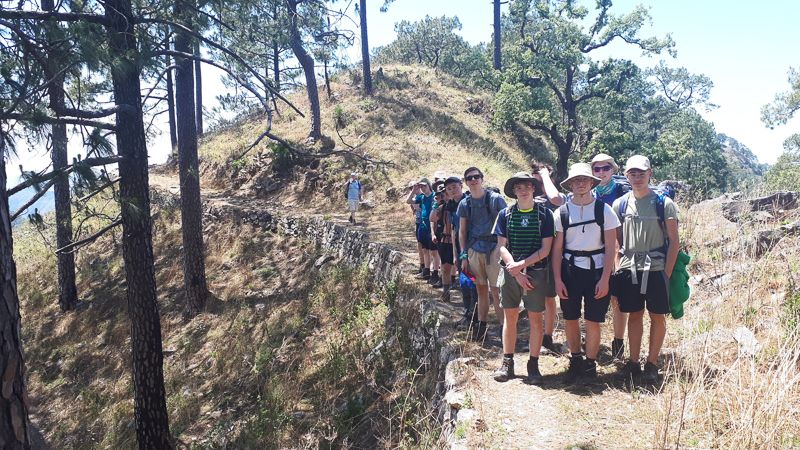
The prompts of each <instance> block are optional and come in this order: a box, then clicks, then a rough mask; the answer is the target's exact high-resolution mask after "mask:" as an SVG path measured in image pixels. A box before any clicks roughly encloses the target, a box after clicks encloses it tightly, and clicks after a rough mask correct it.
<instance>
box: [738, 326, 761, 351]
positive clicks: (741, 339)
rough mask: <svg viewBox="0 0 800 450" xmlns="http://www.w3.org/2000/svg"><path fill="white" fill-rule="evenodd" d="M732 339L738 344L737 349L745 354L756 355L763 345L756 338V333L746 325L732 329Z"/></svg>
mask: <svg viewBox="0 0 800 450" xmlns="http://www.w3.org/2000/svg"><path fill="white" fill-rule="evenodd" d="M733 339H734V340H735V341H736V342H737V343H738V344H739V351H740V352H741V353H743V354H745V355H749V356H752V355H756V354H757V353H758V352H760V351H761V348H762V347H763V346H762V345H761V344H760V343H759V342H758V340H757V339H756V335H755V334H753V332H752V331H750V330H749V329H748V328H747V327H739V328H737V329H736V330H734V332H733Z"/></svg>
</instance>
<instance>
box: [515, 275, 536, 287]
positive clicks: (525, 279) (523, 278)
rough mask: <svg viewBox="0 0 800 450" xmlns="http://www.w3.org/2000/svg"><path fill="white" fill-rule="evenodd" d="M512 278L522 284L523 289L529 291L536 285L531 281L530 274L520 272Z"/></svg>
mask: <svg viewBox="0 0 800 450" xmlns="http://www.w3.org/2000/svg"><path fill="white" fill-rule="evenodd" d="M514 279H516V280H517V283H519V285H520V286H522V289H525V290H526V291H530V290H531V289H533V288H534V287H535V286H536V285H535V284H533V283H531V277H530V275H528V274H525V273H522V272H520V273H518V274H517V276H515V277H514Z"/></svg>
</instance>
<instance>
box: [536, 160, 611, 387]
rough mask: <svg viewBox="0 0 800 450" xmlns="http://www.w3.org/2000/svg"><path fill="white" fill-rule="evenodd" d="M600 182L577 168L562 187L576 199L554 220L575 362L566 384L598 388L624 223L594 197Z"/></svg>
mask: <svg viewBox="0 0 800 450" xmlns="http://www.w3.org/2000/svg"><path fill="white" fill-rule="evenodd" d="M599 184H600V178H598V177H595V176H593V175H592V169H591V167H590V166H589V164H586V163H578V164H573V165H572V167H570V169H569V176H568V177H567V179H566V180H564V181H562V182H561V187H562V188H564V189H565V190H567V191H572V193H573V196H572V198H571V199H570V200H569V201H568V202H567V203H566V204H564V205H563V206H561V207H560V208H559V209H558V212H557V213H556V215H555V229H556V237H555V240H554V241H553V253H552V255H551V257H552V261H553V273H554V276H555V284H556V293H557V294H558V297H559V298H560V299H561V311H562V312H563V314H564V321H565V322H566V334H567V343H568V344H569V349H570V352H571V353H572V356H571V358H570V363H569V369H568V370H567V372H566V373H565V374H564V376H563V381H564V382H565V383H568V384H569V383H574V382H575V381H577V380H578V379H580V380H581V381H582V382H583V383H584V384H594V383H596V382H597V363H596V362H595V360H596V359H597V352H598V350H599V348H600V334H601V329H600V324H601V323H603V322H605V320H606V313H607V312H608V305H609V302H610V298H609V294H608V292H609V280H610V278H611V273H612V272H613V270H614V257H615V254H616V249H617V247H616V244H617V231H616V230H617V228H619V225H620V224H619V219H618V218H617V216H616V214H614V211H613V210H612V209H611V207H610V206H608V205H607V204H605V203H603V202H601V201H600V200H597V199H595V198H594V197H592V189H593V188H595V187H597V186H598V185H599ZM581 306H583V318H584V320H585V324H586V360H584V359H583V356H582V354H581V327H580V323H579V320H580V318H581Z"/></svg>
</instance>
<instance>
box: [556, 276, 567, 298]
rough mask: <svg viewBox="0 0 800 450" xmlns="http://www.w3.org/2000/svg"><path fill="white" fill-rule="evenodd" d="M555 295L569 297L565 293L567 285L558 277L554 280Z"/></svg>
mask: <svg viewBox="0 0 800 450" xmlns="http://www.w3.org/2000/svg"><path fill="white" fill-rule="evenodd" d="M556 295H558V298H569V296H568V295H567V286H566V285H565V284H564V282H563V281H561V280H560V279H557V280H556Z"/></svg>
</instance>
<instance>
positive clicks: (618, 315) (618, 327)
mask: <svg viewBox="0 0 800 450" xmlns="http://www.w3.org/2000/svg"><path fill="white" fill-rule="evenodd" d="M611 304H612V305H613V306H614V338H616V339H625V326H626V325H627V324H628V313H624V312H622V311H620V310H619V304H618V303H617V297H615V296H613V295H612V296H611Z"/></svg>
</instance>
